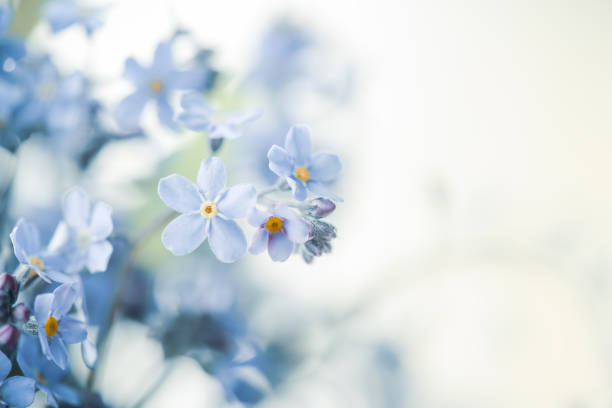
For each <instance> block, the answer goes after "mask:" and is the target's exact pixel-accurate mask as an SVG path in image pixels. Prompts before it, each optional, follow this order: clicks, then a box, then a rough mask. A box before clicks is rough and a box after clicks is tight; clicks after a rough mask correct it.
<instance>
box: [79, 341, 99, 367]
mask: <svg viewBox="0 0 612 408" xmlns="http://www.w3.org/2000/svg"><path fill="white" fill-rule="evenodd" d="M81 355H82V356H83V362H84V363H85V365H86V366H87V367H88V368H94V367H95V365H96V362H97V361H98V350H97V349H96V346H95V344H93V343H92V342H91V341H89V340H87V339H85V341H84V342H82V343H81Z"/></svg>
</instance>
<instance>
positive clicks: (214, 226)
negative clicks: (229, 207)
mask: <svg viewBox="0 0 612 408" xmlns="http://www.w3.org/2000/svg"><path fill="white" fill-rule="evenodd" d="M208 242H209V244H210V249H211V250H212V252H213V253H214V254H215V256H216V257H217V259H218V260H220V261H221V262H225V263H231V262H235V261H237V260H238V259H239V258H240V257H242V256H243V255H244V254H245V253H246V249H247V241H246V237H245V236H244V232H242V229H240V227H239V226H238V224H236V222H235V221H232V220H224V219H223V218H221V217H215V218H213V219H212V222H211V225H210V236H209V237H208Z"/></svg>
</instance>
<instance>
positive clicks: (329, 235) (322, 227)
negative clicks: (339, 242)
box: [312, 220, 336, 241]
mask: <svg viewBox="0 0 612 408" xmlns="http://www.w3.org/2000/svg"><path fill="white" fill-rule="evenodd" d="M312 226H313V230H314V236H315V238H319V239H323V240H326V241H329V240H332V239H334V238H336V227H334V226H333V225H331V224H329V223H327V222H323V221H318V220H315V221H314V222H313V223H312Z"/></svg>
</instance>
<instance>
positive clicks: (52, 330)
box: [34, 283, 87, 369]
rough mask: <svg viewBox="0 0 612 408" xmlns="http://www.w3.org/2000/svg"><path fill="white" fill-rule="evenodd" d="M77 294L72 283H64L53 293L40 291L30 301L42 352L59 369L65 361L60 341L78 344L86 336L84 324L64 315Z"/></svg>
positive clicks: (65, 355)
mask: <svg viewBox="0 0 612 408" xmlns="http://www.w3.org/2000/svg"><path fill="white" fill-rule="evenodd" d="M77 297H78V293H77V290H76V288H75V287H74V285H72V284H70V283H64V284H62V285H61V286H59V287H57V288H56V289H55V290H54V291H53V293H43V294H42V295H38V296H36V299H35V300H34V316H35V317H36V321H37V323H38V339H39V340H40V345H41V347H42V351H43V353H44V355H45V356H46V357H47V359H49V360H52V361H53V362H55V364H57V365H58V367H60V368H61V369H65V368H66V366H67V364H68V352H67V351H66V346H65V345H64V343H68V344H74V343H80V342H82V341H83V340H85V339H86V338H87V329H86V327H85V323H83V322H82V321H80V320H77V319H74V318H72V317H70V316H67V315H66V314H67V313H68V312H69V311H70V308H71V307H72V305H73V303H74V302H75V300H76V299H77Z"/></svg>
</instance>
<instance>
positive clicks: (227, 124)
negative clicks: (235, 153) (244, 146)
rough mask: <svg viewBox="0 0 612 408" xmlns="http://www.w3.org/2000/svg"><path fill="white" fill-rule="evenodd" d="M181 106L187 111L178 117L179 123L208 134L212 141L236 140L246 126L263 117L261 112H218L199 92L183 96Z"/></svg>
mask: <svg viewBox="0 0 612 408" xmlns="http://www.w3.org/2000/svg"><path fill="white" fill-rule="evenodd" d="M181 106H182V107H183V109H185V111H184V112H182V113H180V114H179V115H178V120H179V122H181V123H182V124H183V125H184V126H185V127H186V128H188V129H191V130H196V131H201V132H207V133H208V137H209V138H211V139H228V140H233V139H236V138H238V137H240V136H241V135H242V132H241V127H242V126H243V125H244V124H246V123H248V122H251V121H253V120H256V119H258V118H259V117H260V116H261V112H259V111H253V112H248V111H234V112H219V111H216V110H215V109H213V108H212V107H211V106H210V105H209V104H208V103H207V102H206V100H205V99H204V97H203V96H202V95H200V94H198V93H197V92H189V93H186V94H185V95H183V98H182V99H181Z"/></svg>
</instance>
